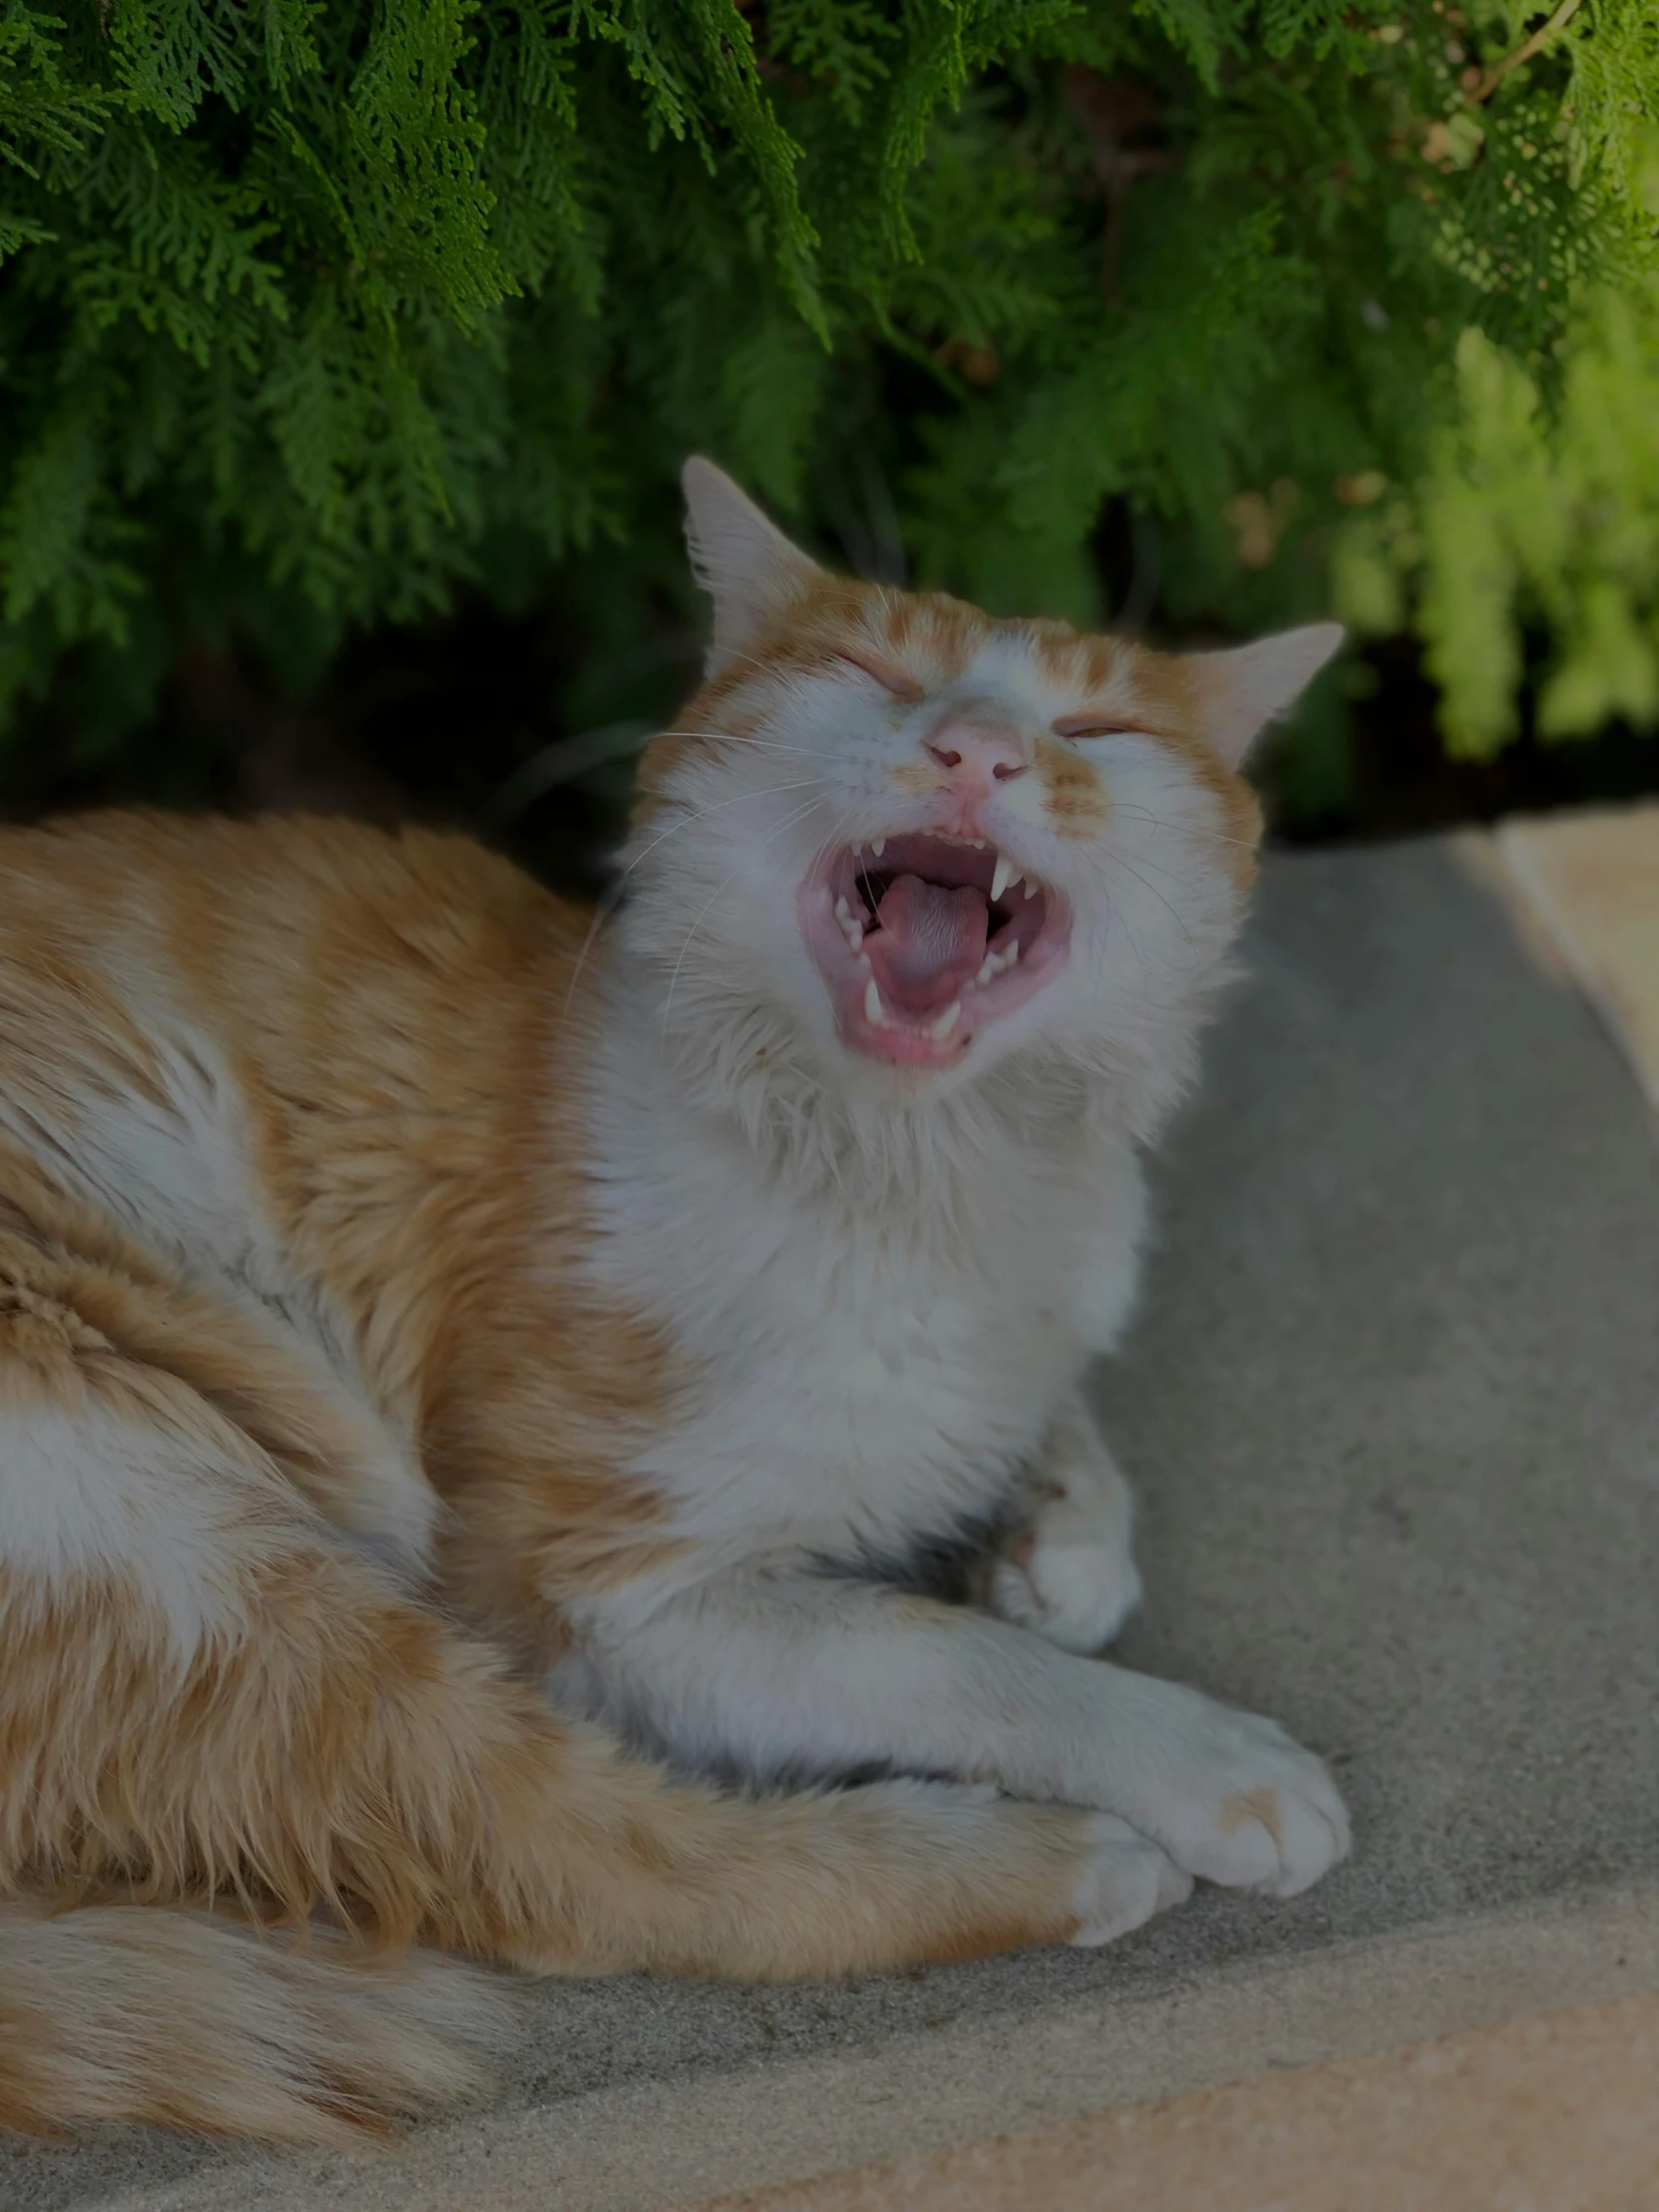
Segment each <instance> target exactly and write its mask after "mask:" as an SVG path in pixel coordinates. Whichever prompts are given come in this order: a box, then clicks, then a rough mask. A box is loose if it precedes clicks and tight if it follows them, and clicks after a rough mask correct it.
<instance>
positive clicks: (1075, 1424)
mask: <svg viewBox="0 0 1659 2212" xmlns="http://www.w3.org/2000/svg"><path fill="white" fill-rule="evenodd" d="M1021 1501H1022V1503H1023V1507H1024V1509H1023V1510H1017V1509H1016V1511H1015V1513H1014V1516H1013V1519H1012V1522H1011V1525H1010V1526H1009V1528H1008V1529H1007V1531H1006V1533H1005V1534H1004V1536H1003V1539H1002V1542H1001V1544H1000V1545H999V1546H998V1548H997V1552H996V1556H995V1557H994V1559H993V1560H992V1562H991V1569H990V1583H989V1594H988V1600H987V1602H988V1603H989V1606H990V1609H991V1611H992V1612H993V1613H996V1614H998V1615H999V1616H1000V1617H1001V1618H1002V1619H1003V1620H1005V1621H1012V1622H1014V1624H1015V1625H1016V1626H1017V1627H1019V1628H1029V1629H1032V1630H1034V1631H1035V1633H1036V1634H1037V1635H1039V1636H1042V1637H1044V1638H1046V1639H1047V1641H1048V1642H1049V1643H1051V1644H1059V1645H1060V1646H1061V1647H1062V1649H1064V1650H1066V1651H1099V1650H1101V1649H1102V1648H1103V1647H1104V1646H1105V1645H1107V1644H1109V1643H1110V1642H1111V1640H1112V1638H1113V1637H1114V1636H1115V1635H1116V1634H1117V1632H1118V1630H1119V1629H1120V1628H1121V1627H1122V1626H1123V1624H1124V1622H1125V1621H1126V1620H1127V1619H1128V1617H1129V1615H1130V1614H1131V1613H1132V1612H1133V1611H1134V1610H1135V1607H1136V1606H1137V1605H1138V1604H1139V1603H1140V1601H1141V1578H1140V1575H1139V1574H1138V1573H1137V1571H1136V1568H1135V1549H1134V1545H1135V1498H1134V1493H1133V1492H1132V1491H1131V1489H1130V1487H1129V1485H1128V1483H1127V1482H1126V1481H1125V1480H1124V1478H1123V1475H1122V1472H1121V1471H1120V1469H1119V1467H1118V1464H1117V1461H1116V1460H1115V1459H1114V1458H1113V1457H1112V1454H1111V1453H1110V1452H1109V1451H1108V1450H1107V1448H1106V1445H1105V1442H1104V1440H1103V1439H1102V1437H1101V1434H1100V1431H1099V1430H1098V1429H1097V1428H1096V1427H1095V1424H1094V1421H1093V1420H1092V1418H1091V1417H1090V1414H1089V1410H1088V1407H1087V1406H1086V1405H1085V1404H1084V1403H1083V1401H1082V1399H1081V1398H1079V1397H1076V1396H1073V1397H1072V1398H1070V1399H1068V1400H1067V1401H1066V1402H1065V1403H1064V1404H1062V1406H1061V1407H1060V1409H1059V1411H1058V1412H1057V1413H1056V1414H1055V1416H1054V1418H1053V1420H1052V1421H1051V1422H1050V1423H1049V1426H1048V1430H1047V1433H1046V1434H1045V1435H1044V1437H1043V1441H1042V1446H1041V1448H1040V1450H1039V1452H1038V1453H1037V1455H1036V1460H1035V1463H1034V1464H1033V1465H1032V1466H1031V1467H1029V1468H1028V1469H1027V1470H1026V1476H1025V1481H1024V1484H1023V1489H1022V1493H1021Z"/></svg>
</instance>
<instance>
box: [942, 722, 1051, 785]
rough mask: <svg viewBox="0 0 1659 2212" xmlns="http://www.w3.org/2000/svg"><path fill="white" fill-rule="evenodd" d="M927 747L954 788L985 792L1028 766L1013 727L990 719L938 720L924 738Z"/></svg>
mask: <svg viewBox="0 0 1659 2212" xmlns="http://www.w3.org/2000/svg"><path fill="white" fill-rule="evenodd" d="M927 750H928V752H929V753H930V754H931V755H932V756H933V758H934V760H935V761H937V762H938V764H939V766H940V767H941V768H943V769H948V770H949V771H950V781H951V783H952V784H953V785H954V786H956V787H957V788H958V789H967V790H970V791H978V792H979V793H981V794H984V793H987V792H989V790H990V788H991V786H992V784H1007V783H1010V782H1012V780H1013V778H1014V777H1016V776H1023V775H1024V774H1025V771H1026V769H1027V768H1028V767H1029V766H1030V764H1029V762H1028V761H1027V760H1026V758H1025V748H1024V747H1023V746H1022V745H1021V744H1020V742H1019V739H1018V738H1017V737H1016V736H1015V735H1014V733H1013V731H1011V730H1008V729H1003V728H999V727H998V726H997V725H996V724H994V723H983V722H968V721H965V720H964V721H952V722H942V723H940V725H939V727H938V728H937V729H936V730H935V731H934V732H933V735H932V736H931V737H930V738H929V739H928V741H927Z"/></svg>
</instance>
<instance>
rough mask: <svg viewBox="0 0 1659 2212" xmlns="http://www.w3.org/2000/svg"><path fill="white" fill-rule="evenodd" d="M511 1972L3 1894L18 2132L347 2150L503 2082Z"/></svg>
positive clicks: (5, 2072) (5, 2082)
mask: <svg viewBox="0 0 1659 2212" xmlns="http://www.w3.org/2000/svg"><path fill="white" fill-rule="evenodd" d="M509 2008H510V1995H509V1985H508V1984H506V1983H505V1982H503V1981H502V1980H501V1979H499V1978H498V1977H496V1976H492V1975H490V1974H488V1973H486V1972H484V1971H483V1970H481V1969H480V1968H478V1967H476V1966H471V1965H468V1964H466V1963H465V1962H463V1961H461V1960H459V1959H455V1958H449V1957H444V1956H441V1955H439V1954H437V1953H434V1952H431V1951H413V1952H409V1953H407V1954H404V1955H402V1956H399V1957H396V1958H389V1957H379V1956H376V1955H374V1954H373V1953H365V1952H363V1951H361V1950H360V1949H358V1950H355V1951H353V1950H352V1949H351V1947H350V1945H349V1943H348V1941H347V1939H345V1938H342V1937H341V1936H337V1935H335V1934H333V1933H331V1932H330V1931H327V1930H321V1929H310V1930H307V1931H305V1932H304V1934H303V1936H301V1937H300V1938H298V1939H293V1938H291V1937H286V1936H261V1935H260V1934H259V1933H258V1932H257V1931H256V1930H254V1929H252V1928H249V1927H246V1926H244V1925H242V1924H240V1923H238V1922H237V1921H235V1920H233V1919H230V1918H227V1917H226V1916H224V1915H223V1914H216V1915H210V1914H208V1913H206V1912H194V1911H174V1910H169V1909H164V1908H161V1907H155V1906H121V1905H109V1906H102V1905H100V1906H86V1907H81V1908H78V1909H76V1910H74V1911H71V1912H65V1913H60V1914H50V1913H48V1912H46V1911H45V1910H44V1909H42V1908H41V1907H38V1906H34V1905H30V1904H28V1903H14V1904H8V1905H3V1906H0V2127H12V2128H17V2129H20V2130H22V2131H24V2132H26V2133H31V2134H48V2133H56V2132H58V2131H59V2130H60V2129H65V2128H68V2127H71V2126H74V2125H78V2124H84V2123H86V2122H89V2121H94V2120H138V2121H149V2122H152V2123H155V2124H158V2125H161V2126H165V2127H183V2128H196V2129H202V2130H206V2131H209V2132H212V2133H216V2134H238V2135H252V2136H257V2137H263V2138H264V2139H265V2140H266V2141H268V2142H279V2143H300V2144H310V2145H320V2146H324V2147H330V2148H340V2147H345V2146H348V2145H351V2144H354V2143H360V2142H361V2140H362V2137H363V2135H364V2133H365V2132H367V2133H371V2134H374V2133H383V2132H385V2131H386V2130H387V2129H388V2128H389V2127H390V2126H391V2125H392V2123H393V2122H394V2121H395V2120H397V2119H399V2118H402V2117H404V2116H407V2115H412V2114H414V2113H415V2112H417V2111H418V2112H425V2111H430V2110H431V2108H432V2107H433V2106H435V2105H442V2104H446V2103H454V2102H456V2101H458V2100H462V2099H465V2098H469V2097H472V2096H475V2095H476V2094H478V2092H479V2091H480V2090H481V2089H483V2088H484V2087H485V2086H486V2085H487V2081H488V2068H487V2064H486V2063H485V2062H484V2055H485V2053H487V2051H488V2050H489V2048H490V2047H491V2046H492V2045H494V2044H496V2043H497V2042H499V2040H500V2039H501V2035H502V2030H503V2028H504V2027H505V2025H506V2022H507V2019H508V2017H509Z"/></svg>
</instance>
